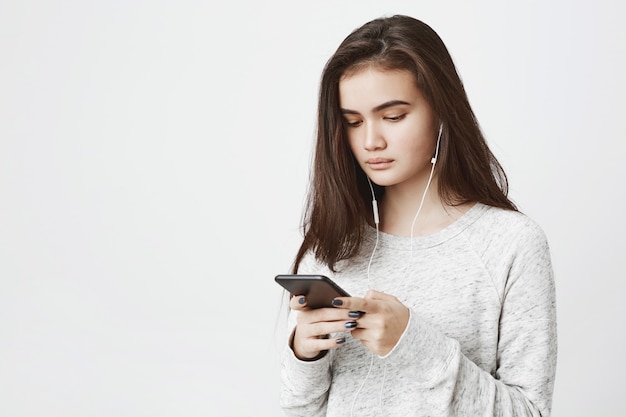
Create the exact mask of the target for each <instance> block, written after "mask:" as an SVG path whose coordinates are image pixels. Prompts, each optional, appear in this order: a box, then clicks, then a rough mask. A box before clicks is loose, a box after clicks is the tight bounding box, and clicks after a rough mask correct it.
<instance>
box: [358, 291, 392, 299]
mask: <svg viewBox="0 0 626 417" xmlns="http://www.w3.org/2000/svg"><path fill="white" fill-rule="evenodd" d="M364 298H365V299H366V300H395V299H396V297H394V296H393V295H390V294H386V293H384V292H380V291H376V290H369V291H367V293H366V294H365V297H364Z"/></svg>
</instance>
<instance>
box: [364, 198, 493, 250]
mask: <svg viewBox="0 0 626 417" xmlns="http://www.w3.org/2000/svg"><path fill="white" fill-rule="evenodd" d="M489 208H490V207H489V206H487V205H485V204H482V203H476V204H474V205H473V206H472V207H471V208H470V209H469V210H467V211H466V212H465V213H463V215H461V217H459V218H458V219H456V220H455V221H454V222H453V223H451V224H450V225H448V226H446V227H444V228H443V229H441V230H439V231H438V232H435V233H432V234H430V235H425V236H414V237H413V250H417V249H426V248H430V247H433V246H437V245H440V244H442V243H444V242H446V241H448V240H450V239H452V238H453V237H455V236H457V235H458V234H460V233H461V232H462V231H463V230H465V229H466V228H467V227H468V226H470V225H471V224H472V223H474V222H475V221H476V220H478V219H479V218H480V217H481V216H482V215H483V214H484V213H485V212H486V211H487V210H489ZM369 232H370V233H369V234H368V236H367V237H366V239H367V240H368V241H371V243H372V244H373V243H374V242H375V241H376V229H375V228H373V227H369ZM378 244H379V245H380V246H384V247H387V248H390V249H397V250H411V237H410V236H398V235H392V234H390V233H385V232H379V236H378Z"/></svg>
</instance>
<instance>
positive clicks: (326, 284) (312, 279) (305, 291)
mask: <svg viewBox="0 0 626 417" xmlns="http://www.w3.org/2000/svg"><path fill="white" fill-rule="evenodd" d="M274 280H275V281H276V282H277V283H279V284H280V285H281V286H282V287H283V288H284V289H286V290H287V291H289V292H290V293H291V295H304V296H305V297H306V301H307V306H308V307H310V308H322V307H332V306H333V304H332V301H333V298H335V297H350V294H348V293H347V292H346V291H345V290H343V289H342V288H341V287H340V286H339V285H337V284H336V283H335V282H333V281H332V280H331V279H330V278H328V277H326V276H324V275H276V277H275V278H274Z"/></svg>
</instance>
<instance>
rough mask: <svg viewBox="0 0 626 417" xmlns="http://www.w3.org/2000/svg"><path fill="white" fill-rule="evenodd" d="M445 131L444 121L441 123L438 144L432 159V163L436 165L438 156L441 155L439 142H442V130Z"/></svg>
mask: <svg viewBox="0 0 626 417" xmlns="http://www.w3.org/2000/svg"><path fill="white" fill-rule="evenodd" d="M442 131H443V123H442V124H440V125H439V134H438V135H437V146H436V147H435V156H433V157H432V158H431V160H430V163H431V164H433V165H435V164H436V163H437V157H438V156H439V143H440V142H441V132H442Z"/></svg>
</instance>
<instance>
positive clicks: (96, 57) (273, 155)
mask: <svg viewBox="0 0 626 417" xmlns="http://www.w3.org/2000/svg"><path fill="white" fill-rule="evenodd" d="M212 3H213V2H203V1H187V0H184V1H170V2H167V1H164V0H157V1H140V0H128V1H120V0H117V1H112V0H108V1H107V0H101V1H77V0H74V1H66V2H44V1H42V0H40V1H12V2H9V1H4V2H2V3H0V60H1V61H0V62H1V64H0V415H2V416H42V415H45V416H112V415H115V416H174V415H176V416H178V415H184V416H188V417H190V416H200V415H202V416H220V417H223V416H255V417H259V416H261V417H263V416H278V415H280V412H279V410H278V407H277V400H278V384H279V382H278V379H279V375H278V364H277V361H278V353H277V351H278V349H279V343H278V342H277V340H278V339H280V335H281V325H280V323H281V322H280V320H281V319H282V317H281V314H282V313H281V312H280V311H279V309H280V303H281V291H280V289H279V288H278V286H277V285H276V284H275V283H274V282H273V276H274V275H275V274H277V273H282V272H286V271H287V270H288V267H289V264H290V262H291V259H292V257H293V255H294V252H295V250H296V247H297V245H298V243H299V238H300V236H299V230H298V222H299V220H300V211H301V208H302V204H303V198H304V193H305V188H306V184H307V175H308V164H309V158H310V150H311V140H312V137H313V124H314V118H315V114H314V113H315V106H316V102H315V100H316V94H317V82H318V79H319V75H320V71H321V68H322V66H323V64H324V62H325V61H326V59H327V58H328V57H329V56H330V54H331V53H332V52H333V50H334V49H335V48H336V47H337V45H338V44H339V42H340V41H341V40H342V39H343V38H344V37H345V36H346V35H347V34H348V32H349V31H351V30H352V29H353V28H355V27H357V26H359V25H360V24H362V23H364V22H365V21H367V20H370V19H372V18H375V17H378V16H380V15H383V14H392V13H404V14H411V15H413V16H415V17H418V18H421V19H422V20H424V21H426V22H427V23H429V24H430V25H431V26H433V28H434V29H435V30H437V31H438V32H439V34H440V35H441V36H442V38H443V39H444V41H445V42H446V44H447V45H448V47H449V49H450V50H451V52H452V54H453V57H454V58H455V60H456V62H457V65H458V69H459V71H460V73H461V76H462V77H463V79H464V80H465V83H466V88H467V90H468V94H469V96H470V100H471V102H472V104H473V106H474V109H475V111H476V113H477V115H478V117H479V120H480V121H481V123H482V125H483V128H484V130H485V132H486V134H487V137H488V139H489V141H490V144H491V145H492V147H493V149H494V151H495V152H496V154H497V155H498V157H499V158H500V159H501V162H502V163H503V164H504V166H505V167H506V168H507V170H508V173H509V176H510V182H511V194H512V197H513V198H514V199H515V200H516V201H517V202H518V203H519V206H520V208H521V209H522V210H523V211H525V212H527V213H528V214H529V215H531V217H533V218H535V219H536V220H537V221H538V222H539V223H540V224H541V225H542V226H543V227H544V229H545V230H546V232H547V234H548V237H549V239H550V242H551V245H552V250H553V260H554V265H555V271H556V280H557V290H558V314H559V335H560V357H559V368H558V375H557V383H556V393H555V400H554V415H555V416H566V417H575V416H588V415H595V416H604V415H614V410H621V409H623V408H624V406H625V405H626V404H625V401H624V396H623V395H621V394H622V392H621V391H622V389H621V388H622V387H623V384H622V381H623V373H624V372H625V371H626V367H625V363H624V354H623V352H624V351H626V343H625V337H624V330H623V329H624V326H623V319H624V317H625V310H626V309H625V307H624V304H625V303H623V302H620V301H621V298H622V297H621V296H622V295H623V294H624V292H625V291H626V288H625V287H626V284H625V281H626V280H625V279H624V278H625V274H624V270H623V268H622V265H623V262H622V261H623V257H624V244H623V236H624V234H625V233H626V230H625V227H624V225H625V223H626V222H625V221H624V217H623V216H624V213H625V212H626V207H625V204H626V203H625V202H624V188H625V187H624V184H623V180H624V178H625V175H624V166H623V164H620V162H621V159H622V156H623V141H624V139H626V124H625V123H624V121H623V117H624V111H625V109H626V103H625V98H624V97H625V96H626V94H625V93H626V47H625V39H626V29H625V27H624V25H623V18H622V16H623V12H624V10H623V6H620V5H619V4H618V1H609V0H600V1H598V0H594V1H591V0H587V1H576V2H572V1H564V0H560V1H552V2H541V1H537V0H534V1H527V2H521V3H520V2H516V3H513V2H507V3H506V4H505V2H498V1H474V2H466V1H461V0H459V1H441V2H418V1H412V2H408V1H406V2H402V1H388V2H375V1H358V0H346V1H341V2H337V1H317V2H289V1H274V2H256V1H245V2H222V3H221V4H220V5H213V4H212Z"/></svg>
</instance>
